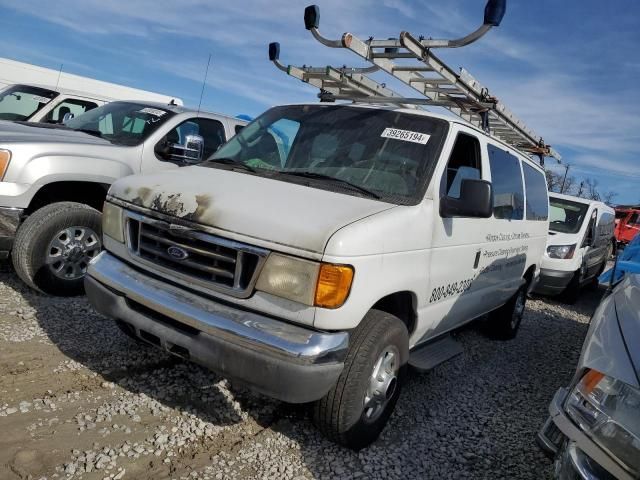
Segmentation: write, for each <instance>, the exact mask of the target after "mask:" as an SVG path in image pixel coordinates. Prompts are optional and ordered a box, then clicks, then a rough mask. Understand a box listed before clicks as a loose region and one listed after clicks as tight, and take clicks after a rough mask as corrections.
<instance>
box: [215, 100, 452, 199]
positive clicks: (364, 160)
mask: <svg viewBox="0 0 640 480" xmlns="http://www.w3.org/2000/svg"><path fill="white" fill-rule="evenodd" d="M447 129H448V124H447V122H446V121H444V120H440V119H434V118H429V117H424V116H420V115H414V114H409V113H401V112H397V111H391V110H381V109H372V108H360V107H344V106H335V105H332V106H327V105H296V106H285V107H276V108H273V109H271V110H268V111H267V112H266V113H264V114H263V115H262V116H261V117H260V118H258V119H256V120H255V121H254V122H252V123H251V124H249V125H248V126H246V127H245V128H244V129H242V130H241V131H240V132H239V133H238V134H237V135H236V136H235V137H234V138H232V139H231V140H230V141H229V142H228V143H227V144H225V145H223V146H222V148H220V150H218V151H217V152H216V153H215V154H214V155H213V157H211V158H210V160H211V161H209V162H205V163H204V164H203V166H207V167H212V168H233V167H232V165H231V166H230V164H229V161H231V163H233V162H235V163H238V164H240V166H241V167H242V168H241V169H239V170H241V171H242V173H247V174H251V175H260V176H265V177H270V178H275V179H277V180H282V181H286V182H292V183H302V184H303V185H307V186H310V187H313V188H323V189H328V190H333V191H339V192H341V193H345V194H352V195H357V196H363V195H364V196H366V195H367V194H368V196H371V197H374V198H378V199H381V200H384V201H389V202H391V203H399V204H416V203H418V202H419V201H420V200H421V198H422V195H423V194H424V191H425V190H426V186H427V184H428V182H429V180H430V178H431V175H432V174H433V169H434V167H435V163H436V162H437V160H438V156H439V154H440V150H441V148H442V143H443V139H444V137H445V135H446V133H447ZM216 160H218V161H216ZM223 160H226V161H223Z"/></svg>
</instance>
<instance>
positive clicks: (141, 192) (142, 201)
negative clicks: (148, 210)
mask: <svg viewBox="0 0 640 480" xmlns="http://www.w3.org/2000/svg"><path fill="white" fill-rule="evenodd" d="M124 194H125V195H127V196H128V195H130V194H131V189H130V188H127V189H126V190H125V191H124ZM150 196H151V189H150V188H147V187H140V188H139V189H138V193H137V195H136V197H134V198H132V199H131V203H134V204H136V205H140V206H141V207H145V206H147V202H148V201H149V197H150Z"/></svg>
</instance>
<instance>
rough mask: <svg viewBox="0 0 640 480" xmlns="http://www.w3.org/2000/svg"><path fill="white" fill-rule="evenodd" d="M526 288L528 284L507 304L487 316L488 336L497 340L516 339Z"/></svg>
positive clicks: (525, 300) (525, 303)
mask: <svg viewBox="0 0 640 480" xmlns="http://www.w3.org/2000/svg"><path fill="white" fill-rule="evenodd" d="M528 288H529V284H528V283H525V284H524V285H523V286H522V287H520V288H519V289H518V291H517V292H516V293H515V294H514V295H513V297H511V298H510V299H509V301H508V302H507V303H505V304H504V305H503V306H501V307H500V308H498V309H496V310H494V311H493V312H491V313H490V314H489V318H488V322H487V330H488V333H489V335H490V336H492V337H493V338H496V339H498V340H511V339H513V338H515V337H516V335H517V333H518V329H519V328H520V324H521V323H522V317H523V316H524V311H525V309H526V306H527V290H528Z"/></svg>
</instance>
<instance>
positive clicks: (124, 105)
mask: <svg viewBox="0 0 640 480" xmlns="http://www.w3.org/2000/svg"><path fill="white" fill-rule="evenodd" d="M173 115H174V114H173V112H171V111H170V110H165V109H163V108H159V107H156V106H154V107H150V106H149V105H145V104H144V103H137V102H111V103H107V104H105V105H102V106H101V107H98V108H94V109H93V110H90V111H88V112H87V113H83V114H82V115H79V116H77V117H76V118H73V119H71V120H69V121H68V122H67V123H66V124H65V125H66V127H67V128H70V129H72V130H77V131H80V132H84V133H88V134H90V135H95V136H96V137H100V138H104V139H105V140H108V141H110V142H111V143H113V144H115V145H139V144H141V143H142V142H144V141H145V140H146V139H147V138H148V137H149V135H151V134H152V133H153V132H154V131H156V130H157V129H158V127H159V126H160V125H162V124H163V123H164V122H166V121H167V119H168V118H170V117H172V116H173Z"/></svg>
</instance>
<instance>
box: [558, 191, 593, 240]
mask: <svg viewBox="0 0 640 480" xmlns="http://www.w3.org/2000/svg"><path fill="white" fill-rule="evenodd" d="M587 210H589V205H588V204H586V203H580V202H572V201H570V200H563V199H560V198H553V197H549V230H551V231H552V232H558V233H578V232H579V231H580V227H582V224H583V223H584V219H585V218H586V216H587Z"/></svg>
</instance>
